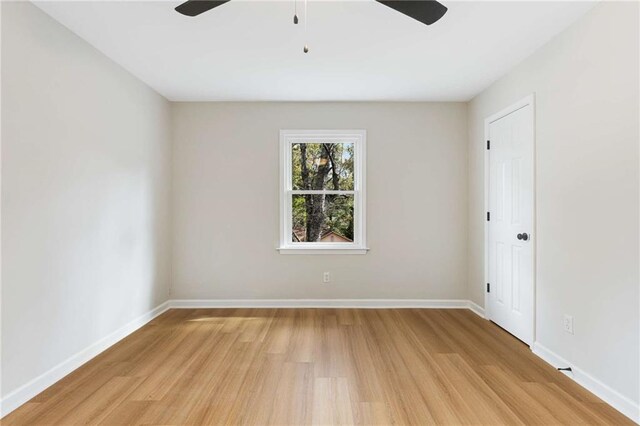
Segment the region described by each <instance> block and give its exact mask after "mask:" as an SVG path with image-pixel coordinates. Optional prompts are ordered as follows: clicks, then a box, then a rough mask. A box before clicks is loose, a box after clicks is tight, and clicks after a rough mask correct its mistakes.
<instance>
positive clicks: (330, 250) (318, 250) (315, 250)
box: [277, 247, 369, 254]
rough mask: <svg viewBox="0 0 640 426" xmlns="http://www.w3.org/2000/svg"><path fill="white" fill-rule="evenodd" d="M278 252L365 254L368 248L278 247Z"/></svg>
mask: <svg viewBox="0 0 640 426" xmlns="http://www.w3.org/2000/svg"><path fill="white" fill-rule="evenodd" d="M277 250H278V251H279V252H280V254H367V252H368V251H369V249H368V248H366V247H365V248H362V247H343V248H335V247H327V248H322V247H278V248H277Z"/></svg>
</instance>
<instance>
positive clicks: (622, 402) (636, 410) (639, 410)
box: [531, 342, 640, 423]
mask: <svg viewBox="0 0 640 426" xmlns="http://www.w3.org/2000/svg"><path fill="white" fill-rule="evenodd" d="M531 350H532V351H533V353H534V354H536V355H538V356H539V357H540V358H542V359H543V360H544V361H546V362H547V363H548V364H551V365H552V366H554V367H556V368H557V367H571V371H570V372H569V371H567V372H564V371H563V373H564V374H565V375H566V376H568V377H569V378H571V379H573V380H574V381H575V382H576V383H578V384H579V385H580V386H582V387H583V388H585V389H587V390H588V391H589V392H591V393H592V394H594V395H595V396H597V397H598V398H600V399H602V400H603V401H604V402H606V403H607V404H609V405H610V406H612V407H613V408H615V409H616V410H618V411H620V412H621V413H622V414H624V415H625V416H627V417H629V418H630V419H631V420H633V421H634V422H636V423H640V406H639V405H638V403H636V402H633V401H632V400H630V399H629V398H627V397H626V396H624V395H621V394H620V393H618V392H617V391H615V390H613V389H611V388H610V387H609V386H607V385H605V384H604V383H602V382H601V381H600V380H598V379H596V378H595V377H593V376H591V375H590V374H588V373H587V372H586V371H584V370H582V369H581V368H579V367H576V366H575V365H573V364H572V363H570V362H569V361H567V360H566V359H564V358H562V357H561V356H560V355H558V354H556V353H555V352H553V351H551V350H550V349H548V348H546V347H544V346H543V345H541V344H540V343H539V342H534V343H533V346H531Z"/></svg>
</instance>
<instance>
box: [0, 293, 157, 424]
mask: <svg viewBox="0 0 640 426" xmlns="http://www.w3.org/2000/svg"><path fill="white" fill-rule="evenodd" d="M168 309H169V303H168V302H164V303H162V304H161V305H159V306H157V307H156V308H154V309H152V310H151V311H149V312H147V313H146V314H143V315H141V316H139V317H138V318H136V319H134V320H133V321H131V322H129V323H128V324H126V325H124V326H122V327H120V328H119V329H118V330H116V331H114V332H113V333H111V334H109V335H108V336H106V337H104V338H102V339H100V340H98V341H97V342H95V343H93V344H92V345H90V346H89V347H87V348H85V349H83V350H82V351H80V352H78V353H76V354H75V355H73V356H71V357H70V358H68V359H67V360H65V361H63V362H61V363H60V364H58V365H56V366H55V367H53V368H52V369H50V370H49V371H47V372H45V373H43V374H41V375H40V376H38V377H36V378H35V379H33V380H31V381H30V382H28V383H25V384H24V385H22V386H20V387H19V388H18V389H16V390H14V391H13V392H11V393H9V394H8V395H7V396H6V397H4V398H3V399H2V400H1V401H0V418H2V417H4V416H6V415H7V414H9V413H10V412H12V411H13V410H15V409H16V408H18V407H19V406H21V405H22V404H24V403H25V402H27V401H29V400H30V399H31V398H33V397H34V396H36V395H38V394H39V393H40V392H42V391H43V390H45V389H46V388H48V387H49V386H51V385H53V384H54V383H55V382H57V381H58V380H60V379H62V378H63V377H64V376H66V375H68V374H69V373H71V372H73V371H74V370H76V369H77V368H79V367H81V366H82V365H83V364H85V363H86V362H87V361H89V360H91V359H92V358H94V357H95V356H97V355H99V354H100V353H101V352H103V351H104V350H105V349H108V348H109V347H110V346H112V345H114V344H116V343H118V342H119V341H120V340H122V339H124V338H125V337H127V336H128V335H129V334H131V333H133V332H134V331H136V330H137V329H139V328H140V327H142V326H143V325H145V324H147V323H148V322H149V321H151V320H152V319H154V318H155V317H157V316H158V315H160V314H162V313H164V312H165V311H167V310H168Z"/></svg>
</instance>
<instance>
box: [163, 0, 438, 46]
mask: <svg viewBox="0 0 640 426" xmlns="http://www.w3.org/2000/svg"><path fill="white" fill-rule="evenodd" d="M228 1H230V0H188V1H186V2H184V3H182V4H180V5H179V6H178V7H176V8H175V10H176V12H178V13H181V14H183V15H185V16H198V15H200V14H201V13H204V12H207V11H209V10H211V9H213V8H215V7H218V6H221V5H223V4H225V3H227V2H228ZM375 1H376V2H378V3H380V4H382V5H385V6H387V7H389V8H391V9H393V10H395V11H397V12H400V13H402V14H403V15H406V16H409V17H410V18H413V19H415V20H416V21H418V22H421V23H423V24H425V25H431V24H434V23H435V22H437V21H438V20H440V18H442V17H443V16H444V14H445V13H446V12H447V8H446V6H444V5H443V4H442V3H440V2H438V1H436V0H375ZM304 8H305V13H304V27H305V36H306V32H307V0H305V2H304ZM293 23H294V24H296V25H297V24H298V10H297V0H294V13H293ZM302 50H303V52H304V53H309V46H308V45H307V44H306V43H305V45H304V48H303V49H302Z"/></svg>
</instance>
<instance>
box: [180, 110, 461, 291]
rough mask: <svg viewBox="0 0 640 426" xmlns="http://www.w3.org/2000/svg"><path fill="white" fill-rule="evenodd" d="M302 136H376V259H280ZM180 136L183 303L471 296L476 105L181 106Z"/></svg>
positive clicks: (371, 173)
mask: <svg viewBox="0 0 640 426" xmlns="http://www.w3.org/2000/svg"><path fill="white" fill-rule="evenodd" d="M296 128H297V129H366V130H367V137H368V140H367V205H368V211H367V228H368V235H367V240H368V241H367V242H368V245H369V247H370V248H371V250H370V252H369V253H368V254H366V255H354V256H339V255H338V256H332V255H319V256H309V255H281V254H279V253H278V252H277V251H276V247H277V246H278V232H279V219H278V218H279V201H278V200H279V180H278V179H279V178H278V176H279V167H280V166H279V130H280V129H296ZM173 131H174V145H173V149H174V151H173V171H174V180H173V183H174V192H173V193H174V197H173V206H174V222H173V230H174V231H173V242H174V252H173V280H172V283H173V284H172V297H175V298H205V299H206V298H212V299H234V298H238V299H240V298H249V299H250V298H424V299H454V298H463V299H464V298H466V279H467V272H466V268H467V257H466V256H467V229H466V223H467V170H466V169H467V145H466V136H467V135H466V105H465V104H463V103H446V104H445V103H386V104H384V103H178V104H173ZM323 271H330V272H331V274H332V282H331V283H330V284H323V283H322V272H323Z"/></svg>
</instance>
